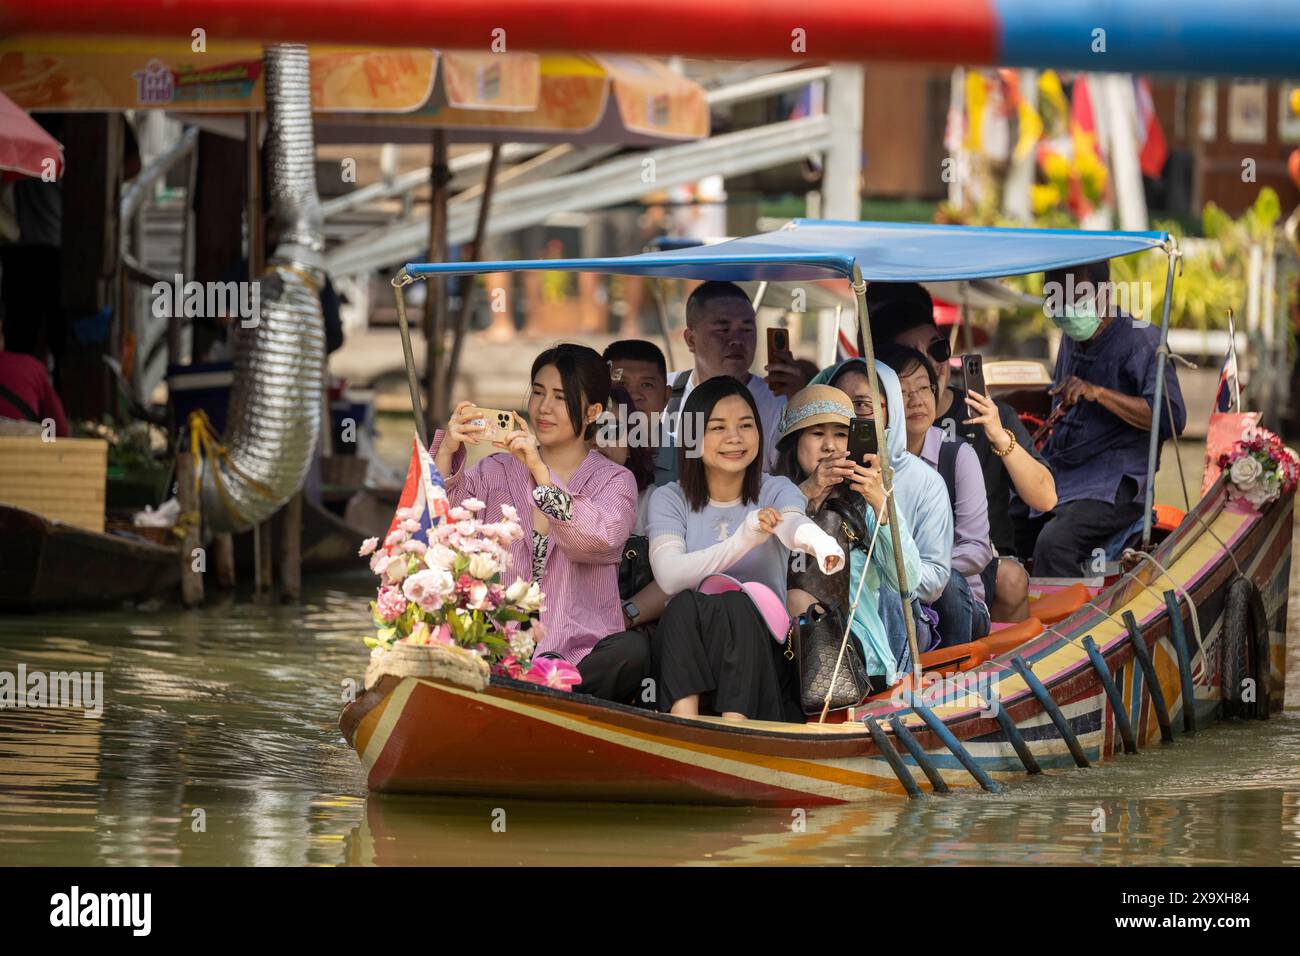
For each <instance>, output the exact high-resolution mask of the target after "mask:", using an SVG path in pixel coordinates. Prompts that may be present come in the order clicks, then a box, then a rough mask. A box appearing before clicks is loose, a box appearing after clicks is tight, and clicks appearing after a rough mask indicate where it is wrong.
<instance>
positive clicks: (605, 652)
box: [573, 631, 650, 704]
mask: <svg viewBox="0 0 1300 956" xmlns="http://www.w3.org/2000/svg"><path fill="white" fill-rule="evenodd" d="M578 673H579V674H581V675H582V683H581V684H578V685H577V686H575V687H574V688H573V692H574V693H575V694H590V695H591V696H592V697H600V698H602V699H604V700H613V701H617V702H618V703H620V704H632V703H637V702H639V701H640V697H641V693H642V690H643V689H644V688H643V686H642V682H643V681H644V680H645V679H646V678H647V677H649V676H650V639H649V638H648V637H646V635H645V634H643V633H642V632H641V631H619V633H617V634H611V635H609V637H606V638H604V639H603V640H601V641H600V643H598V644H597V645H596V646H595V647H593V648H592V649H591V653H590V654H588V655H587V656H586V657H584V658H583V659H582V660H581V661H579V662H578Z"/></svg>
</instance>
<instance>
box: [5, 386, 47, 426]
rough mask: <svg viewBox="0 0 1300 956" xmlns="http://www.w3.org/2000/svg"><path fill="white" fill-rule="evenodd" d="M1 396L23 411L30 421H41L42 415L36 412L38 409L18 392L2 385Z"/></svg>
mask: <svg viewBox="0 0 1300 956" xmlns="http://www.w3.org/2000/svg"><path fill="white" fill-rule="evenodd" d="M0 398H3V399H4V400H5V401H6V402H8V403H9V404H10V405H12V406H13V407H14V408H16V409H18V411H20V412H22V414H23V417H24V418H26V419H27V420H28V421H29V422H37V423H38V424H39V423H40V420H41V416H40V415H37V414H36V409H34V408H32V406H30V405H28V404H27V403H26V402H24V401H23V400H22V398H21V397H20V396H19V395H18V394H16V393H15V392H13V391H12V390H10V389H8V388H6V387H5V386H3V385H0Z"/></svg>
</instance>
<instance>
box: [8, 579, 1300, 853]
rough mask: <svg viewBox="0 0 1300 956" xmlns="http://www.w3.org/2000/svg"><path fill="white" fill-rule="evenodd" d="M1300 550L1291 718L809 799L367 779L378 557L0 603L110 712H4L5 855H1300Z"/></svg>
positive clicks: (11, 662) (37, 659) (30, 642)
mask: <svg viewBox="0 0 1300 956" xmlns="http://www.w3.org/2000/svg"><path fill="white" fill-rule="evenodd" d="M1297 567H1300V562H1298V563H1297V564H1296V565H1294V566H1293V578H1292V588H1291V625H1290V628H1289V634H1290V641H1291V643H1290V647H1289V653H1288V660H1289V666H1288V670H1289V672H1290V674H1291V676H1292V680H1291V684H1290V686H1289V687H1288V693H1287V708H1286V711H1285V712H1284V713H1283V714H1281V715H1279V716H1275V717H1274V718H1273V719H1271V720H1269V721H1267V722H1262V723H1251V724H1238V725H1229V724H1220V725H1217V726H1215V727H1213V728H1210V729H1206V730H1202V731H1201V732H1199V733H1197V734H1196V735H1195V737H1194V738H1179V740H1178V742H1177V743H1176V744H1175V745H1174V746H1171V747H1153V748H1151V749H1150V750H1147V751H1145V752H1144V753H1143V754H1141V755H1140V756H1137V757H1128V758H1122V759H1118V760H1115V761H1112V762H1109V763H1106V764H1103V765H1100V766H1096V767H1093V768H1092V769H1089V770H1077V771H1071V772H1059V773H1057V774H1054V775H1051V776H1045V777H1042V778H1037V779H1025V780H1024V781H1021V782H1017V783H1015V784H1013V785H1011V786H1009V787H1008V789H1007V792H1006V793H1005V794H1003V795H1001V796H989V795H984V794H980V793H959V794H955V795H953V796H950V797H946V798H943V797H927V798H925V799H922V800H918V801H911V802H905V801H901V800H899V801H893V802H882V803H881V804H880V805H874V806H863V807H847V808H833V809H810V810H808V812H807V814H806V816H802V815H800V814H798V813H791V812H790V811H787V810H755V809H701V808H690V809H684V808H674V807H645V806H590V805H573V804H554V803H541V802H524V801H516V800H511V801H504V802H503V801H492V800H480V799H441V800H435V799H427V798H399V797H385V796H371V795H368V794H367V792H366V788H365V781H364V779H363V776H362V773H361V769H360V764H359V762H358V760H357V758H356V756H355V755H354V754H353V752H352V751H351V750H350V749H349V748H348V747H347V746H346V744H345V743H344V741H343V739H342V737H341V735H340V734H339V731H338V727H337V719H338V714H339V709H340V707H341V705H342V700H343V695H344V693H345V692H346V686H345V682H346V681H347V680H349V679H353V680H357V681H359V680H360V677H361V674H362V671H363V668H364V666H365V663H366V657H367V651H366V649H365V648H364V647H363V646H362V643H361V639H362V637H363V636H364V635H365V633H366V632H367V628H368V624H369V622H368V615H367V613H366V609H365V608H366V602H367V600H368V599H369V597H370V596H371V595H372V593H373V592H372V590H371V587H372V585H371V581H372V580H373V579H372V578H371V576H370V575H369V573H368V572H365V571H364V570H362V571H361V572H359V573H357V574H348V575H342V576H338V577H335V578H331V579H325V580H319V581H317V582H315V583H314V584H312V585H311V586H309V587H308V589H307V593H306V595H305V600H304V604H303V605H302V606H301V607H285V606H276V605H254V604H251V603H249V602H248V601H247V600H242V601H238V602H237V601H233V600H229V599H225V600H222V599H220V598H218V599H216V600H210V602H209V604H208V606H207V607H205V608H203V609H201V610H198V611H194V612H189V613H186V612H182V611H180V610H179V609H177V608H173V607H167V606H161V607H158V608H156V609H152V610H150V609H144V610H141V609H134V610H130V611H110V612H95V613H75V614H73V613H67V614H54V615H40V616H0V671H8V672H10V673H14V672H16V671H17V669H18V667H19V665H23V666H25V667H26V669H27V670H28V671H37V670H40V671H72V670H79V671H89V672H96V671H98V672H102V674H103V695H102V715H101V716H99V717H87V716H85V715H84V713H82V712H81V711H71V710H16V709H5V710H0V865H12V864H35V865H100V864H118V865H120V864H186V865H195V864H197V865H250V864H256V865H284V864H288V865H324V866H335V865H375V864H381V865H382V864H503V865H513V864H529V863H543V864H613V863H625V864H683V865H717V864H728V863H785V864H789V863H822V864H872V863H903V864H918V863H920V864H963V863H969V864H1017V865H1024V864H1027V863H1028V864H1088V863H1096V864H1106V865H1130V866H1132V865H1146V864H1223V865H1279V864H1297V863H1300V688H1298V687H1297V684H1300V628H1297V626H1296V625H1297V617H1298V616H1300V600H1298V599H1297V593H1298V589H1297V586H1296V585H1297V575H1296V572H1295V570H1294V568H1297ZM83 703H84V702H83ZM431 732H436V729H435V728H431ZM500 811H504V813H501V812H500ZM494 823H495V824H496V825H495V826H494V825H493V824H494ZM503 824H504V826H503Z"/></svg>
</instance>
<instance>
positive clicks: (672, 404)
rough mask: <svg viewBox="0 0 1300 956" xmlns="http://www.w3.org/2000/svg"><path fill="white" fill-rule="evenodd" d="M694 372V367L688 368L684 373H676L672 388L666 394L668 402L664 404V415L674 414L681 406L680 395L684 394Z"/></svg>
mask: <svg viewBox="0 0 1300 956" xmlns="http://www.w3.org/2000/svg"><path fill="white" fill-rule="evenodd" d="M694 374H695V369H689V370H688V371H687V372H686V373H685V374H684V375H678V376H677V379H676V381H674V382H673V390H672V392H671V393H670V394H669V396H668V404H667V405H665V406H664V414H665V415H676V414H677V412H678V411H679V410H680V409H681V407H682V397H683V396H684V395H685V394H686V386H687V385H688V384H690V381H691V376H692V375H694Z"/></svg>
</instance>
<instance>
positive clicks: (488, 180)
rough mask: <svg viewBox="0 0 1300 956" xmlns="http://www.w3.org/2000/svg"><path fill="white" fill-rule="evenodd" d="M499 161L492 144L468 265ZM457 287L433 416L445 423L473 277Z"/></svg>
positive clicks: (478, 243)
mask: <svg viewBox="0 0 1300 956" xmlns="http://www.w3.org/2000/svg"><path fill="white" fill-rule="evenodd" d="M500 159H501V144H500V143H494V144H492V155H491V156H490V157H489V158H488V166H487V172H485V173H484V174H483V192H482V193H481V194H480V195H479V200H478V222H477V224H476V225H475V227H474V241H473V242H472V243H470V247H469V256H468V259H469V261H470V262H476V261H478V258H479V257H480V256H481V255H482V254H483V244H484V243H485V242H487V224H488V211H489V210H490V209H491V207H492V193H493V192H494V191H495V189H496V184H497V164H498V162H499V161H500ZM460 287H461V288H460V312H459V313H458V315H457V317H456V326H455V328H454V329H453V330H452V334H453V336H454V337H453V338H452V342H451V355H449V356H448V357H447V367H446V368H445V369H444V372H445V374H444V377H443V381H442V389H441V391H440V392H439V393H438V402H439V407H438V408H437V409H436V410H435V414H434V418H435V419H436V420H437V421H439V422H442V421H446V420H447V416H448V415H450V414H451V390H452V386H453V385H454V384H455V382H456V369H457V368H458V367H459V366H460V353H461V349H462V348H463V347H464V345H465V336H466V335H467V334H469V316H470V310H471V309H472V308H473V306H474V277H473V276H472V275H463V276H461V280H460Z"/></svg>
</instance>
